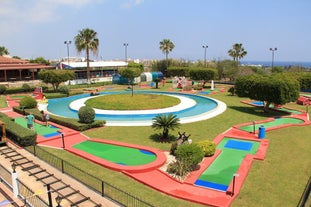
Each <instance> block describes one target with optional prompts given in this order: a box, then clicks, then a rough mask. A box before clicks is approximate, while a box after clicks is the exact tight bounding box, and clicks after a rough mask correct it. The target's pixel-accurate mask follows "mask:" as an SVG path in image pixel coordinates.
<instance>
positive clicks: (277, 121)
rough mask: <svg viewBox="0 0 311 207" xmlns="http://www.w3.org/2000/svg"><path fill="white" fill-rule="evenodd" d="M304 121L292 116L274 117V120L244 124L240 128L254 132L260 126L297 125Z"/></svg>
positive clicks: (267, 127)
mask: <svg viewBox="0 0 311 207" xmlns="http://www.w3.org/2000/svg"><path fill="white" fill-rule="evenodd" d="M302 123H304V121H303V120H301V119H297V118H291V117H283V118H279V117H277V118H274V119H273V120H272V121H267V122H260V123H257V124H256V123H255V126H254V124H250V125H244V126H241V127H239V129H241V130H244V131H247V132H253V131H254V128H255V131H257V130H259V127H262V126H263V127H264V128H266V129H269V128H274V127H281V126H284V125H295V124H302Z"/></svg>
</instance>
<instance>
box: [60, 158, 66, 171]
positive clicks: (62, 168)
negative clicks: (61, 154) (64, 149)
mask: <svg viewBox="0 0 311 207" xmlns="http://www.w3.org/2000/svg"><path fill="white" fill-rule="evenodd" d="M61 163H62V173H64V172H65V170H64V160H62V162H61Z"/></svg>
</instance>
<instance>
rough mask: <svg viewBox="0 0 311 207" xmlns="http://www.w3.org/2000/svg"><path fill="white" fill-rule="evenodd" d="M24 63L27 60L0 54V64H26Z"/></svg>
mask: <svg viewBox="0 0 311 207" xmlns="http://www.w3.org/2000/svg"><path fill="white" fill-rule="evenodd" d="M26 63H28V61H27V60H22V59H17V58H10V57H6V56H0V65H2V64H26Z"/></svg>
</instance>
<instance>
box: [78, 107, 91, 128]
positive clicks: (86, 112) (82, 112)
mask: <svg viewBox="0 0 311 207" xmlns="http://www.w3.org/2000/svg"><path fill="white" fill-rule="evenodd" d="M78 116H79V121H80V122H81V123H86V124H89V123H92V122H93V121H94V119H95V110H94V109H93V108H92V107H89V106H82V107H81V108H80V109H79V111H78Z"/></svg>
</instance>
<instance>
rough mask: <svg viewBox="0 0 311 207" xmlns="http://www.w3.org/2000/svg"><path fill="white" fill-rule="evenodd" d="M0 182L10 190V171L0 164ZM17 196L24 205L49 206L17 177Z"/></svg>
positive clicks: (11, 188)
mask: <svg viewBox="0 0 311 207" xmlns="http://www.w3.org/2000/svg"><path fill="white" fill-rule="evenodd" d="M0 182H1V183H3V184H4V185H5V186H6V187H7V188H8V189H9V190H10V191H12V192H13V187H12V173H11V172H10V171H9V170H7V169H6V168H5V167H3V166H2V165H1V164H0ZM17 183H18V185H17V186H18V198H19V199H20V200H21V201H23V202H24V204H25V206H28V207H33V206H35V207H36V206H40V207H49V205H48V203H46V202H45V201H44V200H43V199H42V198H41V197H40V196H39V195H36V194H35V193H34V192H33V191H32V190H31V189H30V188H29V187H28V186H27V185H25V184H24V183H23V182H22V181H20V180H19V179H17Z"/></svg>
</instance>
